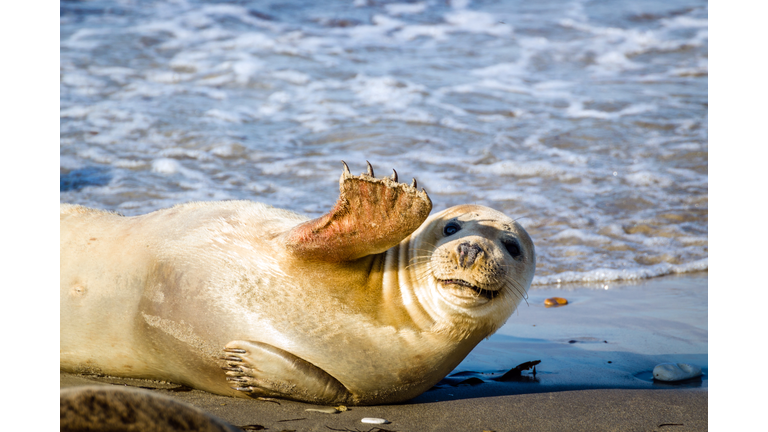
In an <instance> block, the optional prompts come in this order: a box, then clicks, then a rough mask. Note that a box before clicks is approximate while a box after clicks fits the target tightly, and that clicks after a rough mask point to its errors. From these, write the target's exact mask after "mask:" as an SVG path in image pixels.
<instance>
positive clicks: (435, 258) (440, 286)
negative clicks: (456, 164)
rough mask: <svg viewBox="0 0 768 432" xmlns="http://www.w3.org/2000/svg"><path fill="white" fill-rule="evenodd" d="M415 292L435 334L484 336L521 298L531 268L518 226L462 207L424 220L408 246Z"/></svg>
mask: <svg viewBox="0 0 768 432" xmlns="http://www.w3.org/2000/svg"><path fill="white" fill-rule="evenodd" d="M409 260H410V261H411V263H410V264H411V265H410V266H409V269H410V271H411V272H412V277H413V278H414V280H416V281H418V282H417V283H416V284H415V287H414V293H415V294H416V297H418V299H419V303H420V304H421V305H422V307H424V309H425V310H426V311H427V313H428V314H429V315H430V316H431V318H432V319H433V320H434V322H435V330H436V331H441V332H445V331H447V332H449V333H451V334H452V335H453V336H455V337H459V338H465V337H467V336H469V335H477V334H481V335H482V336H483V337H486V336H489V335H490V334H492V333H493V332H495V331H496V330H497V329H498V328H499V327H501V326H502V325H503V324H504V322H506V320H507V318H509V316H510V315H511V314H512V312H514V310H515V308H517V305H518V304H519V303H520V302H521V301H522V300H523V299H524V298H525V296H526V292H527V290H528V288H529V287H530V285H531V281H532V280H533V273H534V270H535V268H536V252H535V250H534V246H533V241H532V240H531V238H530V236H529V235H528V233H527V232H526V231H525V229H523V227H522V226H520V224H518V223H517V222H515V221H514V220H512V219H511V218H509V217H508V216H506V215H505V214H503V213H501V212H498V211H496V210H493V209H490V208H488V207H483V206H477V205H461V206H456V207H451V208H449V209H446V210H443V211H442V212H440V213H437V214H435V215H433V216H432V217H430V218H429V219H427V221H426V222H424V224H422V226H421V227H420V228H419V229H418V230H416V232H414V233H413V235H412V236H411V238H410V242H409Z"/></svg>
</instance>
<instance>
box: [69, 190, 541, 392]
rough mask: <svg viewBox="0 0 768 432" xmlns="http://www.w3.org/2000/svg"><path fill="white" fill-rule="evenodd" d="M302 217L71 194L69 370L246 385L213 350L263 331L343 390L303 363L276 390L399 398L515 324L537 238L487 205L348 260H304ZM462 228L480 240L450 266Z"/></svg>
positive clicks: (205, 385) (226, 205)
mask: <svg viewBox="0 0 768 432" xmlns="http://www.w3.org/2000/svg"><path fill="white" fill-rule="evenodd" d="M450 220H458V221H460V223H461V224H462V230H461V231H460V232H459V233H457V234H456V235H455V236H453V237H452V238H449V237H445V236H444V235H443V228H444V226H445V224H446V223H447V222H448V221H450ZM306 221H307V218H306V217H304V216H301V215H298V214H295V213H293V212H289V211H286V210H280V209H276V208H273V207H270V206H268V205H264V204H259V203H253V202H248V201H228V202H200V203H190V204H184V205H178V206H175V207H172V208H169V209H165V210H160V211H156V212H153V213H149V214H146V215H142V216H135V217H123V216H120V215H117V214H115V213H110V212H105V211H99V210H92V209H87V208H85V207H82V206H75V205H68V204H62V206H61V291H60V297H61V368H62V370H65V371H75V372H94V373H103V374H109V375H118V376H126V377H143V378H150V379H162V380H168V381H174V382H178V383H182V384H186V385H189V386H193V387H196V388H200V389H204V390H207V391H210V392H214V393H219V394H225V395H231V396H238V397H247V396H248V395H247V394H245V393H243V392H241V391H237V390H234V389H233V386H232V384H231V383H230V382H228V381H227V376H228V375H233V374H235V373H229V372H227V373H225V372H224V371H223V370H222V369H221V367H222V366H225V367H226V365H227V363H226V362H225V361H223V360H221V359H220V358H221V357H222V356H226V355H227V354H225V353H223V352H222V348H223V347H224V346H225V345H227V344H228V343H230V342H232V341H237V340H242V341H255V342H258V343H262V344H268V345H270V346H273V347H276V348H278V349H279V350H281V351H284V352H287V353H290V354H292V355H293V356H296V357H298V358H299V359H302V360H303V361H304V362H306V363H307V364H308V366H307V365H305V366H303V367H304V369H303V370H309V369H312V368H318V369H319V370H321V371H323V372H324V373H326V374H327V375H329V376H330V377H332V378H330V379H335V380H338V382H339V383H341V385H342V386H343V388H345V389H346V391H342V392H341V393H339V392H336V393H334V394H335V395H336V396H334V397H335V399H334V398H330V399H329V397H327V396H322V397H320V396H318V397H316V398H314V399H313V397H314V396H312V395H311V394H309V395H305V394H303V393H301V392H300V391H299V390H298V387H301V376H300V375H301V369H297V370H295V371H294V373H295V374H296V375H297V377H292V378H291V379H293V380H295V381H291V380H288V381H290V382H298V387H296V386H294V387H295V388H296V390H295V392H293V393H292V390H291V389H290V385H287V384H284V383H283V384H281V382H282V381H280V379H282V378H281V377H276V378H275V382H276V383H277V384H275V386H276V387H275V388H281V389H287V390H282V391H284V394H280V393H275V394H274V395H277V396H282V397H288V398H295V399H300V400H306V401H310V402H318V403H336V402H338V403H348V404H376V403H393V402H397V401H402V400H406V399H409V398H411V397H414V396H416V395H418V394H420V393H421V392H423V391H425V390H427V389H428V388H430V387H431V386H432V385H434V384H435V383H436V382H437V381H439V380H440V379H442V378H443V377H444V376H445V375H447V374H448V373H449V372H450V371H451V370H452V369H453V368H455V367H456V366H457V365H458V364H459V363H460V362H461V360H462V359H463V358H464V357H465V356H466V355H467V354H468V353H469V351H470V350H471V349H472V348H473V347H474V346H475V345H476V344H477V343H478V342H479V341H480V340H482V339H483V338H485V337H487V336H489V335H490V334H491V333H493V332H494V331H496V329H498V328H499V327H500V326H501V325H502V324H503V323H504V322H505V321H506V319H507V318H508V317H509V316H510V315H511V313H512V312H513V311H514V309H515V308H516V307H517V305H518V303H519V302H520V301H521V300H522V298H523V296H524V295H525V291H526V290H527V289H528V287H529V285H530V282H531V279H532V278H533V271H534V268H535V252H534V248H533V243H532V242H531V240H530V238H529V237H528V235H527V234H526V233H525V231H524V230H523V229H522V227H520V226H519V225H518V224H517V223H515V222H514V221H512V220H511V219H510V218H508V217H507V216H505V215H503V214H502V213H499V212H497V211H495V210H492V209H488V208H485V207H480V206H459V207H454V208H451V209H448V210H445V211H443V212H441V213H439V214H436V215H433V216H432V217H431V218H429V219H428V220H427V221H426V222H424V223H423V224H422V225H421V227H420V228H419V229H417V230H416V231H415V232H414V233H413V234H412V235H410V236H409V237H407V238H406V239H404V240H403V241H402V242H400V244H399V245H396V246H394V247H392V248H390V249H389V250H387V251H386V252H384V253H380V254H375V255H370V256H365V257H363V258H359V259H355V260H353V261H350V262H323V261H319V260H306V259H300V258H297V257H296V255H295V254H292V253H291V251H289V250H288V249H286V247H285V237H286V235H287V233H289V232H290V231H291V229H293V228H294V227H296V226H297V225H299V224H301V223H303V222H306ZM500 236H514V237H515V238H517V239H518V241H519V243H520V246H521V248H522V249H523V256H524V259H522V260H515V259H513V258H512V257H510V256H509V255H508V254H507V255H505V253H504V250H503V247H502V245H501V243H500V238H501V237H500ZM467 241H473V242H479V244H481V246H482V247H483V248H484V250H485V253H484V254H482V255H481V257H480V258H478V261H477V263H478V266H477V268H476V269H474V270H473V269H471V268H470V269H462V270H461V271H458V270H455V271H454V270H452V269H451V268H449V267H452V265H450V266H449V264H448V263H449V261H450V260H451V259H454V260H455V253H456V252H455V251H456V247H457V246H456V245H457V244H459V243H461V242H467ZM433 256H438V257H440V259H439V260H438V259H433V258H432V257H433ZM488 269H491V270H488ZM493 269H496V270H493ZM489 271H490V272H489ZM452 272H455V274H453V273H452ZM457 275H458V276H457ZM459 276H461V277H464V278H465V279H466V278H470V279H471V278H474V279H473V281H471V282H472V283H473V284H474V285H483V288H488V289H489V290H491V289H493V290H499V293H498V294H497V295H496V297H494V298H493V299H491V300H488V299H487V298H481V297H480V296H476V298H475V299H474V300H473V298H472V297H473V294H471V292H470V291H466V290H468V288H467V289H465V291H466V292H465V293H464V295H460V296H454V295H453V294H452V293H459V294H461V293H462V292H464V291H462V289H463V288H461V287H459V286H457V285H449V286H443V283H442V282H441V280H445V279H450V278H452V277H457V278H458V277H459ZM457 287H458V288H457ZM467 293H469V295H467ZM233 346H234V345H233ZM235 355H236V354H235ZM236 364H239V363H236ZM302 364H304V363H302ZM276 368H277V369H278V371H284V369H285V368H283V367H282V366H276ZM312 370H314V369H312ZM285 373H286V374H288V373H290V371H285ZM278 375H279V373H278ZM308 381H309V379H307V382H308ZM281 385H282V387H280V386H281ZM291 385H293V384H291ZM257 390H258V389H257ZM265 391H266V390H265ZM273 392H277V390H273ZM342 393H343V394H342ZM257 394H259V393H257ZM265 394H268V393H265ZM251 396H253V394H252V395H251ZM323 398H325V399H323Z"/></svg>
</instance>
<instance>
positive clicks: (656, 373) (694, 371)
mask: <svg viewBox="0 0 768 432" xmlns="http://www.w3.org/2000/svg"><path fill="white" fill-rule="evenodd" d="M699 375H701V368H700V367H698V366H693V365H689V364H687V363H662V364H659V365H656V367H655V368H653V378H654V379H657V380H659V381H682V380H686V379H690V378H695V377H697V376H699Z"/></svg>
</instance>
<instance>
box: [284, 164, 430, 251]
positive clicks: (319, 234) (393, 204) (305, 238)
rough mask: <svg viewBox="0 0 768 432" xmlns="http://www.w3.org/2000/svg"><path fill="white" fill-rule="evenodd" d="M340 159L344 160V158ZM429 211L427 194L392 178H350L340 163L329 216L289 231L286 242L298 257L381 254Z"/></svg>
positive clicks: (370, 175) (351, 176)
mask: <svg viewBox="0 0 768 432" xmlns="http://www.w3.org/2000/svg"><path fill="white" fill-rule="evenodd" d="M342 163H343V162H342ZM430 210H432V202H431V201H430V200H429V197H428V196H427V193H426V192H424V191H423V190H422V191H419V190H418V189H416V180H414V181H413V184H411V185H407V184H403V183H398V182H397V172H395V173H394V174H393V175H392V177H384V178H380V179H378V178H375V177H374V176H373V168H371V164H370V163H369V164H368V173H367V174H362V175H359V176H353V175H352V174H350V172H349V167H347V164H346V163H344V172H343V173H342V174H341V179H340V180H339V200H338V201H337V202H336V205H335V206H334V207H333V209H332V210H331V211H330V212H328V213H327V214H325V215H323V216H321V217H319V218H317V219H313V220H310V221H307V222H305V223H303V224H301V225H299V226H297V227H296V228H294V229H292V230H291V231H289V232H288V233H287V236H286V246H287V247H288V249H289V250H291V252H292V253H294V254H295V255H297V256H298V257H300V258H302V259H313V260H319V261H331V262H341V261H351V260H355V259H357V258H361V257H364V256H367V255H373V254H377V253H381V252H384V251H386V250H387V249H389V248H391V247H392V246H395V245H397V244H398V243H400V242H401V241H402V240H403V239H404V238H406V237H407V236H408V235H409V234H411V233H412V232H413V231H415V230H416V228H418V227H419V226H420V225H421V223H422V222H424V220H425V219H426V218H427V216H428V215H429V212H430Z"/></svg>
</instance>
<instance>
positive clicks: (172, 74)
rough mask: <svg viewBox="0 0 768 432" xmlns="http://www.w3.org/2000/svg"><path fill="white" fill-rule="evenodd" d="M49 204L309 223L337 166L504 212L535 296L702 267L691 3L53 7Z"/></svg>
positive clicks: (702, 30)
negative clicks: (214, 211)
mask: <svg viewBox="0 0 768 432" xmlns="http://www.w3.org/2000/svg"><path fill="white" fill-rule="evenodd" d="M60 11H61V18H60V32H61V57H60V67H61V70H60V76H61V87H60V94H61V103H60V105H61V122H60V129H61V142H60V167H61V177H60V178H61V182H60V184H61V193H60V197H61V198H60V199H61V201H62V202H70V203H79V204H84V205H88V206H93V207H97V208H102V209H109V210H115V211H118V212H120V213H122V214H125V215H136V214H141V213H146V212H150V211H153V210H156V209H159V208H163V207H168V206H171V205H174V204H177V203H181V202H187V201H193V200H219V199H249V200H255V201H262V202H266V203H268V204H272V205H275V206H278V207H284V208H288V209H291V210H294V211H298V212H301V213H306V214H308V215H310V216H318V215H320V214H322V213H323V212H325V211H327V210H328V209H329V208H330V207H331V206H332V205H333V203H334V202H335V199H336V197H337V194H338V189H337V181H338V176H339V175H340V174H341V167H342V165H341V160H344V161H346V162H347V163H348V164H349V165H350V167H351V168H352V169H353V170H355V171H358V172H362V171H363V170H364V169H365V161H366V160H368V161H370V162H371V163H372V164H373V165H374V168H376V172H377V174H378V175H386V174H388V173H390V172H391V171H390V169H392V168H394V169H396V170H397V172H398V174H399V175H400V178H401V179H410V178H411V177H415V178H416V179H417V180H418V183H419V185H420V186H423V187H424V188H425V189H426V190H427V192H428V193H429V195H430V197H431V198H432V201H433V204H434V207H435V211H437V210H441V209H443V208H446V207H450V206H452V205H456V204H462V203H477V204H483V205H487V206H490V207H493V208H496V209H499V210H501V211H503V212H505V213H506V214H508V215H510V216H512V217H514V218H518V219H519V221H520V223H521V224H522V225H523V226H524V227H525V228H526V230H527V231H528V232H529V233H530V234H531V236H532V237H533V239H534V242H535V244H536V249H537V255H538V266H537V271H536V277H535V279H534V284H535V285H544V284H557V283H563V284H565V283H567V282H579V283H582V284H584V283H587V284H593V285H594V286H600V287H602V286H603V285H605V284H606V283H608V282H611V281H618V280H632V279H643V278H648V277H653V276H659V275H665V274H672V273H686V272H694V271H700V270H707V269H708V159H707V158H708V143H707V139H708V135H707V134H708V126H707V121H708V118H707V115H708V114H707V113H708V105H707V104H708V97H707V86H708V54H707V51H708V7H707V2H706V1H694V0H672V1H651V0H649V1H639V2H638V1H623V0H619V1H611V2H601V1H586V0H566V1H537V2H526V1H500V0H499V1H490V0H489V1H469V0H463V1H447V2H446V1H437V0H425V1H416V2H388V1H367V0H355V1H324V2H313V1H306V0H292V1H277V0H275V1H256V0H253V1H248V0H240V1H199V0H172V1H148V0H115V1H101V0H94V1H82V2H81V1H61V3H60Z"/></svg>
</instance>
